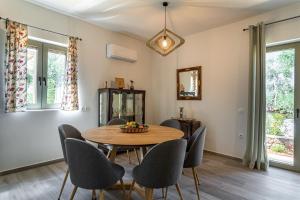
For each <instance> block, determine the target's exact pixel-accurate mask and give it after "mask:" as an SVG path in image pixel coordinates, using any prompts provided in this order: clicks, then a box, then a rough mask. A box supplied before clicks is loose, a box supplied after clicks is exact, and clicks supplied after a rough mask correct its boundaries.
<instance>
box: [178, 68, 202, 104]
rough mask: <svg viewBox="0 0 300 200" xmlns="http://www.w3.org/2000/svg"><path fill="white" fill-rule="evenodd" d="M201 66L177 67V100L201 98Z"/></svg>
mask: <svg viewBox="0 0 300 200" xmlns="http://www.w3.org/2000/svg"><path fill="white" fill-rule="evenodd" d="M201 93H202V91H201V66H197V67H190V68H184V69H177V100H201Z"/></svg>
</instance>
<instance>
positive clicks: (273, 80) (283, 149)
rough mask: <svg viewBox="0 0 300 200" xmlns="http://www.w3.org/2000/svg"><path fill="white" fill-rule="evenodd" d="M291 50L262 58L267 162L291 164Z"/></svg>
mask: <svg viewBox="0 0 300 200" xmlns="http://www.w3.org/2000/svg"><path fill="white" fill-rule="evenodd" d="M294 82H295V49H285V50H280V51H275V52H269V53H267V56H266V106H267V108H266V111H267V113H266V134H267V148H268V156H269V158H270V160H273V161H277V162H282V163H286V164H290V165H293V163H294V94H295V88H294Z"/></svg>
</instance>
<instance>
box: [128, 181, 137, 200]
mask: <svg viewBox="0 0 300 200" xmlns="http://www.w3.org/2000/svg"><path fill="white" fill-rule="evenodd" d="M134 184H135V180H133V181H132V183H131V186H130V190H129V193H128V200H130V199H131V193H132V190H133V188H134Z"/></svg>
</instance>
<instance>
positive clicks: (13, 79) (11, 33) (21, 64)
mask: <svg viewBox="0 0 300 200" xmlns="http://www.w3.org/2000/svg"><path fill="white" fill-rule="evenodd" d="M6 37H7V40H6V45H5V55H6V59H5V66H6V68H5V111H6V112H19V111H25V110H26V103H27V101H26V97H27V93H26V89H27V88H26V82H27V80H26V79H27V66H26V64H27V63H26V62H27V43H28V31H27V26H26V25H23V24H19V23H17V22H14V21H9V20H8V21H7V32H6Z"/></svg>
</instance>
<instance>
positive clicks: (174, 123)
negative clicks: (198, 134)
mask: <svg viewBox="0 0 300 200" xmlns="http://www.w3.org/2000/svg"><path fill="white" fill-rule="evenodd" d="M160 125H161V126H167V127H171V128H176V129H179V130H180V129H181V125H180V122H179V121H178V120H176V119H168V120H165V121H163V122H162V123H161V124H160Z"/></svg>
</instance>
